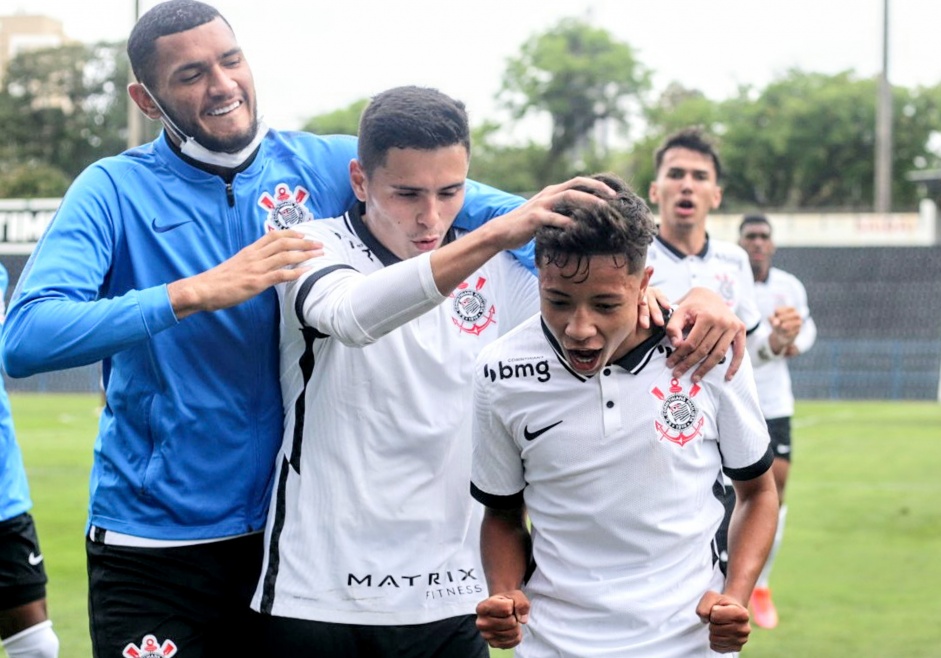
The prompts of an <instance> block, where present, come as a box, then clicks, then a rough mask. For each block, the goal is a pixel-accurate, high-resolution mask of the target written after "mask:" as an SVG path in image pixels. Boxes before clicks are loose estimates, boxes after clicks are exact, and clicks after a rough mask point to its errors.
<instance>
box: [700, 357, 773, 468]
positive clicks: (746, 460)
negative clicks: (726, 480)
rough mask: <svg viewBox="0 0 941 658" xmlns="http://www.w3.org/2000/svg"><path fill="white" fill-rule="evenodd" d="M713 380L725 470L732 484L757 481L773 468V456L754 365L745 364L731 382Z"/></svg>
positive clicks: (748, 362)
mask: <svg viewBox="0 0 941 658" xmlns="http://www.w3.org/2000/svg"><path fill="white" fill-rule="evenodd" d="M713 380H714V383H713V386H714V390H715V391H716V399H717V407H718V408H717V411H716V422H717V424H718V432H719V449H720V451H721V453H722V468H723V470H724V471H725V472H726V474H727V475H728V476H729V477H731V478H732V479H733V480H736V479H737V480H747V479H751V478H754V477H757V476H758V475H761V474H762V473H764V472H765V471H766V470H767V469H768V468H769V467H770V466H771V462H772V461H773V455H772V454H771V452H770V449H769V443H770V439H769V438H768V427H767V424H766V423H765V419H764V416H763V415H762V413H761V407H760V406H759V404H758V390H757V388H756V387H755V377H754V374H753V371H752V365H751V361H750V360H749V359H748V358H746V359H744V360H743V361H742V367H741V370H740V371H739V373H738V375H736V376H735V377H734V378H733V379H732V381H729V382H725V381H722V380H715V377H713Z"/></svg>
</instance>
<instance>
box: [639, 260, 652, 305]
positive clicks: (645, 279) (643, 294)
mask: <svg viewBox="0 0 941 658" xmlns="http://www.w3.org/2000/svg"><path fill="white" fill-rule="evenodd" d="M651 276H653V267H651V266H650V265H648V266H647V267H645V268H644V272H643V274H642V276H641V278H640V290H639V294H638V296H637V303H638V304H639V303H641V302H642V301H644V300H645V299H646V298H647V286H648V285H650V277H651Z"/></svg>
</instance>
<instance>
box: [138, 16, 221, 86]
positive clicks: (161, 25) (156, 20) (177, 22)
mask: <svg viewBox="0 0 941 658" xmlns="http://www.w3.org/2000/svg"><path fill="white" fill-rule="evenodd" d="M216 18H221V19H222V20H223V21H225V24H226V25H229V22H228V21H226V20H225V17H224V16H223V15H222V14H220V13H219V10H218V9H216V8H215V7H211V6H209V5H207V4H206V3H204V2H198V0H168V1H167V2H161V3H160V4H158V5H156V6H154V7H153V8H152V9H151V10H150V11H148V12H146V13H145V14H144V15H143V16H141V17H140V20H138V21H137V24H136V25H135V26H134V29H133V30H131V36H130V37H128V40H127V57H128V59H129V60H131V70H132V71H134V77H135V78H137V80H138V81H139V82H142V83H144V85H146V86H148V87H149V86H151V85H152V83H153V80H154V70H153V67H154V60H155V58H156V54H157V39H159V38H160V37H165V36H169V35H171V34H179V33H180V32H186V31H187V30H192V29H193V28H194V27H199V26H200V25H204V24H206V23H208V22H210V21H212V20H215V19H216ZM229 27H230V28H231V27H232V26H231V25H229Z"/></svg>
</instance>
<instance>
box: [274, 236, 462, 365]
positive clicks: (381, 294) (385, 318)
mask: <svg viewBox="0 0 941 658" xmlns="http://www.w3.org/2000/svg"><path fill="white" fill-rule="evenodd" d="M305 228H306V227H305ZM305 232H307V233H309V234H310V235H311V237H314V238H316V239H317V240H320V241H321V242H322V243H323V245H324V255H323V256H320V257H317V258H312V259H310V260H308V261H306V262H305V263H304V264H303V266H304V267H310V268H311V271H310V272H308V273H306V274H305V275H304V276H302V277H301V278H300V279H298V280H297V281H292V282H290V283H288V284H287V285H286V286H285V295H284V301H283V304H284V306H285V307H286V308H292V309H293V310H294V312H295V313H296V314H297V316H298V318H299V319H300V321H301V324H302V325H304V326H309V327H312V328H314V329H316V330H317V331H319V332H321V333H323V334H325V335H328V336H332V337H334V338H336V339H337V340H339V341H340V342H342V343H343V344H344V345H348V346H351V347H357V346H364V345H369V344H370V343H373V342H375V341H376V340H378V339H379V338H381V337H382V336H384V335H385V334H387V333H389V332H390V331H392V330H394V329H397V328H398V327H400V326H402V325H403V324H405V323H406V322H409V321H411V320H413V319H415V318H417V317H418V316H420V315H422V314H423V313H427V312H428V311H430V310H431V309H433V308H434V307H435V306H437V305H438V304H440V303H441V302H443V301H444V300H445V299H447V296H446V295H442V294H441V293H440V292H439V291H438V287H437V286H436V285H435V281H434V276H433V275H432V272H431V255H430V254H422V255H421V256H416V257H415V258H410V259H408V260H404V261H402V262H400V263H396V264H394V265H390V266H389V267H385V268H383V269H381V270H379V271H377V272H372V273H370V274H368V275H364V274H362V273H360V272H358V271H357V270H355V269H354V268H353V266H352V265H351V264H350V263H349V262H348V259H347V258H345V251H344V249H343V247H342V244H341V242H340V240H339V238H338V237H337V236H336V235H335V234H333V233H332V232H330V233H329V234H328V232H327V231H317V230H315V229H313V228H311V229H310V230H307V231H305Z"/></svg>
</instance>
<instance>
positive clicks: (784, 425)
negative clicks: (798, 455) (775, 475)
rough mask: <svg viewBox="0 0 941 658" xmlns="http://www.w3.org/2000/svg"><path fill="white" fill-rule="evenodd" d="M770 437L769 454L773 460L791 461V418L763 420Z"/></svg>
mask: <svg viewBox="0 0 941 658" xmlns="http://www.w3.org/2000/svg"><path fill="white" fill-rule="evenodd" d="M765 424H766V425H767V426H768V434H770V435H771V452H773V453H774V458H775V459H783V460H785V461H791V418H790V416H785V417H783V418H768V419H766V420H765Z"/></svg>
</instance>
